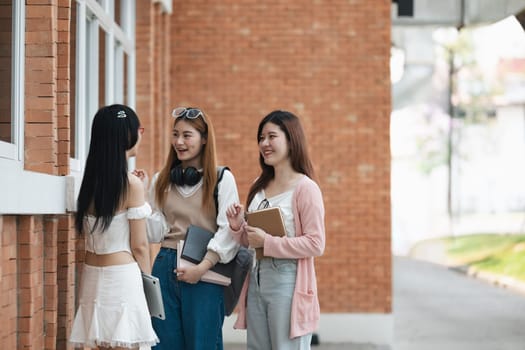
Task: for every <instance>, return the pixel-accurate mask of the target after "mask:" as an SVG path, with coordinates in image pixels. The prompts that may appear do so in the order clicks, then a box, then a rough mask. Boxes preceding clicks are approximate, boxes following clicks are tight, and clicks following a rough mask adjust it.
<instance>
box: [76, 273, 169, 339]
mask: <svg viewBox="0 0 525 350" xmlns="http://www.w3.org/2000/svg"><path fill="white" fill-rule="evenodd" d="M80 288H81V289H80V295H79V306H78V310H77V313H76V316H75V320H74V321H73V328H72V331H71V336H70V338H69V341H70V342H71V343H72V344H73V345H74V346H75V347H77V346H78V347H83V346H86V347H91V348H94V347H97V346H103V347H117V346H119V347H125V348H138V347H142V348H144V347H149V346H154V345H155V344H157V343H158V342H159V338H158V337H157V334H155V331H154V330H153V326H152V325H151V317H150V314H149V311H148V305H147V302H146V297H145V295H144V288H143V285H142V276H141V272H140V269H139V266H138V264H137V263H131V264H125V265H112V266H104V267H96V266H91V265H84V271H83V273H82V281H81V284H80Z"/></svg>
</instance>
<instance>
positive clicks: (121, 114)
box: [117, 111, 127, 118]
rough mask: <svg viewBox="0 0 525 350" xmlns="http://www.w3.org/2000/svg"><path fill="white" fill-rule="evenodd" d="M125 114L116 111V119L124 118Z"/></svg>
mask: <svg viewBox="0 0 525 350" xmlns="http://www.w3.org/2000/svg"><path fill="white" fill-rule="evenodd" d="M126 117H127V114H126V112H124V111H118V112H117V118H126Z"/></svg>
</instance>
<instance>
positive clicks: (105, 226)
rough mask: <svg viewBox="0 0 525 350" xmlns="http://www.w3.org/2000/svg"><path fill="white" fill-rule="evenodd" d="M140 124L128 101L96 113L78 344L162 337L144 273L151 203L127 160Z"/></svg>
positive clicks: (148, 341) (84, 189)
mask: <svg viewBox="0 0 525 350" xmlns="http://www.w3.org/2000/svg"><path fill="white" fill-rule="evenodd" d="M143 131H144V128H142V127H141V126H140V121H139V119H138V117H137V115H136V114H135V112H134V111H133V110H132V109H131V108H129V107H127V106H124V105H111V106H107V107H102V108H101V109H100V110H99V111H98V112H97V114H96V115H95V118H94V120H93V126H92V129H91V144H90V146H89V154H88V157H87V160H86V166H85V170H84V177H83V179H82V185H81V187H80V193H79V196H78V201H77V213H76V218H75V226H76V229H77V231H78V232H79V233H81V234H83V235H84V236H85V243H86V244H85V248H86V257H85V264H84V269H83V272H82V281H81V286H80V293H79V306H78V310H77V314H76V316H75V320H74V322H73V328H72V331H71V336H70V339H69V341H70V342H71V343H73V344H74V345H75V346H78V347H90V348H99V349H104V348H119V349H138V348H140V347H149V346H153V345H155V344H157V343H158V342H159V340H158V338H157V335H156V334H155V331H154V330H153V327H152V325H151V318H150V314H149V311H148V306H147V302H146V297H145V295H144V289H143V286H142V277H141V271H142V272H144V273H148V274H149V273H151V263H150V257H149V245H148V240H147V236H146V223H145V218H146V217H147V216H148V215H149V214H150V213H151V208H150V206H149V205H148V204H147V203H146V201H145V196H144V186H143V183H142V181H141V179H140V178H139V177H137V176H136V175H134V174H132V173H128V166H127V160H128V158H129V157H133V156H135V155H136V153H137V149H138V146H139V143H140V140H141V138H142V133H143Z"/></svg>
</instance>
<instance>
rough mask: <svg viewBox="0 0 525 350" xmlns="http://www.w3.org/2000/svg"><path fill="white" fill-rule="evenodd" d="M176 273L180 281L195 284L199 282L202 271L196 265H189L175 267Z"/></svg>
mask: <svg viewBox="0 0 525 350" xmlns="http://www.w3.org/2000/svg"><path fill="white" fill-rule="evenodd" d="M174 272H175V273H176V274H177V279H178V280H179V281H182V282H186V283H190V284H195V283H197V282H199V280H200V279H201V277H202V275H204V272H202V271H201V269H200V268H199V266H198V265H195V266H190V267H181V268H178V269H175V271H174Z"/></svg>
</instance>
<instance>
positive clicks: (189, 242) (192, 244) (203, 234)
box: [180, 225, 213, 264]
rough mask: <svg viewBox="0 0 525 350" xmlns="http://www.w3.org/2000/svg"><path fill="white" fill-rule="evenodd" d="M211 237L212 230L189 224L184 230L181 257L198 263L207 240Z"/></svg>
mask: <svg viewBox="0 0 525 350" xmlns="http://www.w3.org/2000/svg"><path fill="white" fill-rule="evenodd" d="M212 238H213V232H210V231H208V230H205V229H203V228H201V227H198V226H194V225H190V226H189V227H188V230H187V231H186V238H185V239H184V245H183V247H182V252H181V255H180V256H181V257H183V258H184V259H186V260H188V261H191V262H192V263H194V264H198V263H200V262H201V261H202V259H204V255H206V251H207V250H208V242H209V241H210V239H212Z"/></svg>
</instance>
